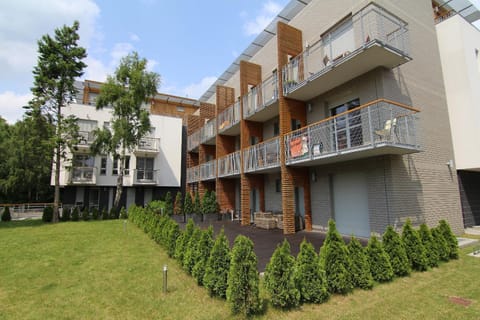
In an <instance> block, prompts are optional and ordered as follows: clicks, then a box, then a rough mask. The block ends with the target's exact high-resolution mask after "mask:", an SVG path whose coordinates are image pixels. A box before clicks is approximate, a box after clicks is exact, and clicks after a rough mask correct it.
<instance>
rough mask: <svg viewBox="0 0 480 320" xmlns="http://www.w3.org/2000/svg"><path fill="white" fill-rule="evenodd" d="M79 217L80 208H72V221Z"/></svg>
mask: <svg viewBox="0 0 480 320" xmlns="http://www.w3.org/2000/svg"><path fill="white" fill-rule="evenodd" d="M79 219H80V209H78V207H75V208H73V211H72V221H78V220H79Z"/></svg>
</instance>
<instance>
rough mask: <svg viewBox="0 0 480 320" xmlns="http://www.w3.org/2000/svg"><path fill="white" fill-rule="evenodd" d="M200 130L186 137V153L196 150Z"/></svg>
mask: <svg viewBox="0 0 480 320" xmlns="http://www.w3.org/2000/svg"><path fill="white" fill-rule="evenodd" d="M201 131H202V129H198V130H197V131H195V132H194V133H192V134H191V135H189V136H188V138H187V148H188V151H192V150H193V149H195V148H197V147H198V145H199V144H200V132H201Z"/></svg>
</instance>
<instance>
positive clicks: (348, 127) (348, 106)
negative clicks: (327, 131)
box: [330, 98, 363, 150]
mask: <svg viewBox="0 0 480 320" xmlns="http://www.w3.org/2000/svg"><path fill="white" fill-rule="evenodd" d="M359 105H360V99H358V98H357V99H354V100H352V101H349V102H347V103H344V104H342V105H339V106H337V107H335V108H333V109H331V110H330V113H331V115H332V116H336V115H339V114H341V113H344V112H347V111H349V110H352V109H355V108H356V107H358V106H359ZM334 123H335V133H336V139H335V133H334V141H333V144H334V146H336V147H337V148H338V149H339V150H340V149H345V148H351V147H354V146H359V145H361V144H362V143H363V136H362V119H361V113H360V110H357V111H353V112H349V113H347V114H345V115H342V116H339V117H337V118H336V119H335V122H334Z"/></svg>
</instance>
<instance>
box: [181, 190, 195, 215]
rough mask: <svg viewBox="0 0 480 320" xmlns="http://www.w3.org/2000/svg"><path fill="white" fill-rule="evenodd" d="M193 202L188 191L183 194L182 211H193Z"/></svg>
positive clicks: (186, 212)
mask: <svg viewBox="0 0 480 320" xmlns="http://www.w3.org/2000/svg"><path fill="white" fill-rule="evenodd" d="M193 211H194V210H193V203H192V196H191V195H190V193H189V192H187V193H186V194H185V199H184V201H183V213H185V214H187V215H188V214H192V213H193Z"/></svg>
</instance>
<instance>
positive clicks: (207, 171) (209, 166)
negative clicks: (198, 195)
mask: <svg viewBox="0 0 480 320" xmlns="http://www.w3.org/2000/svg"><path fill="white" fill-rule="evenodd" d="M216 178H217V160H211V161H208V162H206V163H202V164H201V165H200V180H201V181H205V180H213V179H216Z"/></svg>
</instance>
